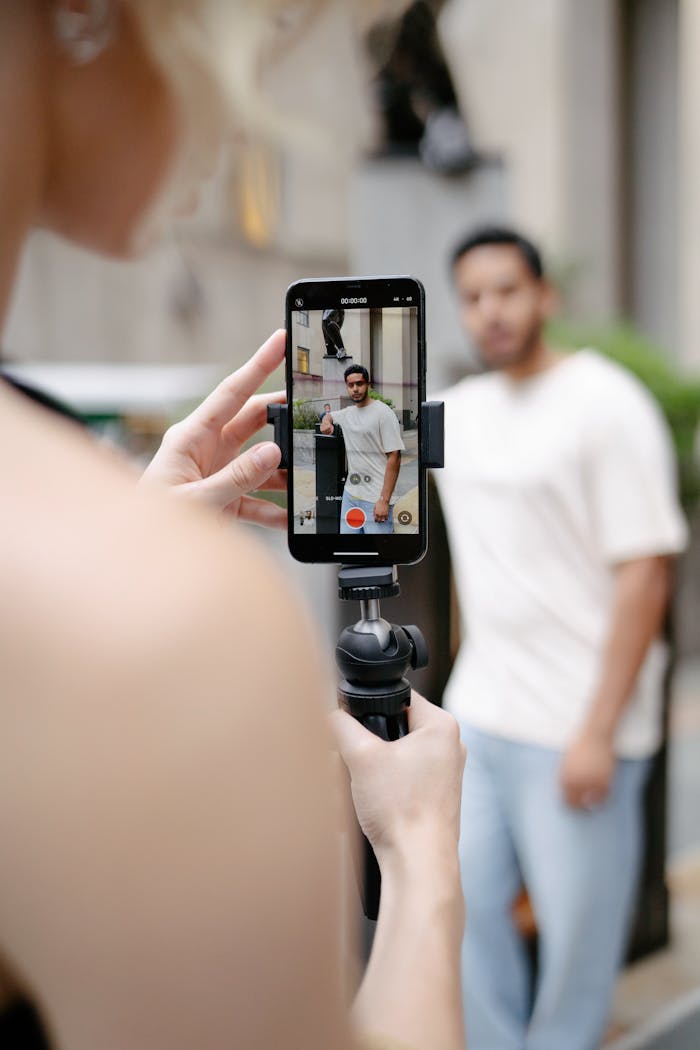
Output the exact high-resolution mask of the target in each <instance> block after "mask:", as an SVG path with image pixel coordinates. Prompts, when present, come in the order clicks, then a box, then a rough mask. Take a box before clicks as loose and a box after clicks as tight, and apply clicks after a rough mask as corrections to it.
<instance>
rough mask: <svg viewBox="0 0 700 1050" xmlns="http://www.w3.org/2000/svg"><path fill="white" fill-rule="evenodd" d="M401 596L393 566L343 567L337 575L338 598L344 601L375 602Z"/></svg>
mask: <svg viewBox="0 0 700 1050" xmlns="http://www.w3.org/2000/svg"><path fill="white" fill-rule="evenodd" d="M399 594H401V587H400V585H399V581H398V577H397V575H396V567H395V566H393V565H367V566H364V565H362V566H357V565H344V566H343V567H342V569H341V570H340V572H339V573H338V596H339V597H340V598H342V599H343V600H344V601H349V600H353V601H360V602H365V601H375V600H379V599H380V598H396V597H398V595H399Z"/></svg>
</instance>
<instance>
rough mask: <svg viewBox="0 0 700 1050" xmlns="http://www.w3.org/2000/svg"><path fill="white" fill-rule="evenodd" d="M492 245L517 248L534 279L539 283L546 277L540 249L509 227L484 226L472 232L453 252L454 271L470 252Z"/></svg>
mask: <svg viewBox="0 0 700 1050" xmlns="http://www.w3.org/2000/svg"><path fill="white" fill-rule="evenodd" d="M492 244H495V245H501V244H504V245H506V246H507V247H511V248H517V250H518V251H519V252H520V254H521V256H522V258H523V261H524V262H525V265H526V266H527V268H528V270H529V271H530V273H531V274H532V275H533V277H535V278H536V279H537V280H538V281H539V280H541V279H542V277H544V266H543V265H542V256H541V254H540V252H539V249H537V248H536V247H535V245H534V244H533V243H532V241H530V240H528V238H527V237H523V235H522V234H521V233H518V231H517V230H512V229H510V228H509V227H507V226H482V227H481V228H480V229H478V230H472V232H471V233H470V234H468V235H467V236H466V237H465V238H464V239H463V240H462V241H460V242H459V244H458V245H457V247H456V248H455V249H454V251H453V252H452V269H454V268H455V266H456V265H457V263H458V262H459V260H460V259H461V258H462V257H463V256H465V255H466V254H467V253H468V252H471V251H474V249H475V248H484V247H486V246H487V245H492Z"/></svg>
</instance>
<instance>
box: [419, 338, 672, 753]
mask: <svg viewBox="0 0 700 1050" xmlns="http://www.w3.org/2000/svg"><path fill="white" fill-rule="evenodd" d="M441 396H442V397H443V399H444V401H445V427H446V441H445V445H446V456H445V468H444V470H442V471H436V473H435V479H436V482H437V484H438V488H439V492H440V497H441V501H442V506H443V510H444V513H445V518H446V522H447V527H448V534H449V539H450V547H451V552H452V557H453V565H454V572H455V579H456V581H457V586H458V593H459V596H460V603H461V612H462V617H463V621H464V623H463V627H464V631H465V640H464V643H463V644H462V646H461V649H460V652H459V654H458V658H457V661H456V663H455V666H454V668H453V671H452V675H451V677H450V681H449V683H448V687H447V691H446V695H445V704H446V706H447V707H448V708H449V710H451V711H452V712H453V713H454V714H455V715H456V716H457V717H458V718H460V719H462V720H464V721H466V722H469V723H471V724H472V725H474V726H476V727H477V728H481V729H482V730H484V731H485V732H489V733H494V734H497V735H499V736H504V737H508V738H510V739H514V740H521V741H525V742H530V743H533V744H539V745H542V746H545V747H553V748H557V749H563V748H565V747H566V746H567V744H568V743H569V741H570V740H571V739H572V737H573V735H574V734H575V733H576V731H577V729H578V727H579V726H580V725H581V723H582V721H583V719H584V716H585V713H586V711H587V708H588V705H589V704H590V702H591V701H592V699H593V696H594V693H595V690H596V686H597V684H598V680H599V674H600V671H601V659H602V653H603V648H604V645H605V642H606V639H607V633H608V629H609V624H610V616H611V598H612V593H613V583H614V571H613V570H614V566H615V564H616V563H619V562H622V561H626V560H629V559H632V558H637V557H644V556H647V555H654V554H670V553H675V552H678V551H681V550H682V549H683V547H684V546H685V542H686V525H685V519H684V517H683V515H682V513H681V510H680V508H679V506H678V502H677V499H676V494H675V462H674V458H673V454H672V450H671V445H670V441H669V436H668V433H667V429H666V424H665V421H664V420H663V417H662V415H661V412H660V410H659V408H658V406H657V405H656V403H655V402H654V400H653V399H652V397H651V395H650V394H649V393H648V392H647V391H646V390H645V388H644V387H642V385H641V384H640V383H639V382H638V381H637V380H636V379H635V378H634V377H633V376H632V375H630V374H629V373H628V372H627V371H626V370H624V369H622V368H620V367H619V366H617V365H615V364H613V363H612V362H610V361H608V360H607V359H605V358H604V357H602V356H601V355H600V354H598V353H596V352H594V351H591V350H581V351H579V352H578V353H576V354H573V355H571V356H570V357H568V358H565V359H563V360H562V361H561V362H560V363H559V364H557V365H555V366H554V367H552V368H551V369H549V370H548V371H546V372H543V373H540V374H538V375H536V376H533V377H531V378H530V379H526V380H524V381H521V382H514V381H513V380H511V379H509V378H508V377H507V376H506V375H504V374H502V373H490V374H487V375H482V376H476V377H469V378H467V379H465V380H462V382H460V383H458V384H457V385H456V386H455V387H453V388H452V389H450V390H448V391H447V393H445V394H443V395H441ZM664 664H665V650H664V646H663V645H662V643H661V642H654V643H653V644H652V646H651V647H650V650H649V652H648V655H647V658H646V661H645V663H644V666H643V668H642V670H641V671H640V674H639V677H638V680H637V686H636V689H635V693H634V696H633V698H632V699H631V700H630V702H629V704H628V706H627V708H626V710H625V713H624V715H623V717H622V720H621V723H620V726H619V729H618V734H617V751H618V754H620V755H622V756H628V757H641V756H645V755H648V754H651V753H652V752H653V751H654V750H655V749H656V747H657V746H658V743H659V739H660V707H661V680H662V675H663V670H664Z"/></svg>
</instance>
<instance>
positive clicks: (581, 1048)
mask: <svg viewBox="0 0 700 1050" xmlns="http://www.w3.org/2000/svg"><path fill="white" fill-rule="evenodd" d="M462 735H463V739H464V741H465V743H466V745H467V748H468V756H467V765H466V770H465V775H464V792H463V798H462V829H461V837H460V862H461V867H462V882H463V886H464V894H465V899H466V907H467V923H466V933H465V938H464V946H463V952H462V963H463V977H462V980H463V983H464V992H465V994H464V1000H465V1012H466V1022H467V1043H468V1047H469V1050H597V1048H598V1047H599V1045H600V1041H601V1037H602V1035H603V1033H604V1031H605V1027H606V1023H607V1018H608V1011H609V1007H610V1001H611V997H612V992H613V989H614V984H615V976H616V974H617V971H618V969H619V966H620V964H621V962H622V959H623V955H624V950H625V946H626V939H627V934H628V928H629V923H630V918H631V914H632V909H633V906H634V903H635V897H636V891H637V885H638V878H639V867H640V858H641V847H642V820H641V802H642V794H643V789H644V785H645V783H646V779H647V776H648V773H649V769H650V765H651V761H650V760H649V759H641V760H622V761H620V762H619V763H618V766H617V771H616V774H615V779H614V782H613V785H612V788H611V791H610V795H609V796H608V799H607V800H606V802H605V803H604V805H602V806H601V807H599V808H598V809H596V810H594V811H592V812H586V811H582V810H573V809H570V808H569V807H567V806H566V804H565V803H564V801H563V799H562V796H561V792H560V790H559V787H558V775H559V767H560V764H561V759H562V756H561V753H560V752H558V751H552V750H549V749H547V748H541V747H535V746H531V745H526V744H519V743H514V742H512V741H509V740H504V739H501V738H499V737H495V736H490V735H487V734H485V733H481V732H479V731H477V730H475V729H473V728H472V727H470V726H462ZM523 883H524V884H525V885H526V886H527V890H528V893H529V896H530V901H531V903H532V906H533V909H534V912H535V916H536V919H537V927H538V978H537V987H536V989H535V997H534V1005H532V1003H531V999H532V996H531V973H530V966H529V960H528V957H527V953H526V950H525V947H524V945H523V943H522V940H521V938H520V936H519V934H518V931H517V929H516V927H515V925H514V923H513V921H512V918H511V906H512V903H513V900H514V898H515V897H516V895H517V893H518V891H519V889H520V887H521V885H522V884H523Z"/></svg>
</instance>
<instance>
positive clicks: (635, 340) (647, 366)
mask: <svg viewBox="0 0 700 1050" xmlns="http://www.w3.org/2000/svg"><path fill="white" fill-rule="evenodd" d="M548 336H549V340H550V342H551V343H552V344H553V345H555V346H562V347H572V348H574V349H583V348H584V347H592V348H595V349H596V350H599V351H600V352H601V353H602V354H605V355H606V357H609V358H611V360H613V361H616V362H617V363H618V364H620V365H622V366H623V367H625V368H627V369H629V371H630V372H632V373H633V374H634V375H635V376H637V378H638V379H639V380H640V381H641V382H642V383H644V385H645V386H646V387H647V388H648V389H649V390H650V391H651V393H652V394H653V396H654V397H655V398H656V400H657V401H658V403H659V405H660V406H661V409H662V411H663V413H664V415H665V416H666V420H667V421H668V425H669V427H670V430H671V434H672V436H673V443H674V445H675V449H676V457H677V461H678V480H679V488H680V495H681V501H682V503H683V507H684V508H685V511H686V513H687V514H690V513H692V512H693V511H694V510H695V509H696V508H697V506H698V503H700V465H699V463H698V447H697V446H698V440H697V433H698V426H699V425H700V380H698V379H697V378H695V377H693V376H689V375H687V374H685V373H684V372H683V371H682V370H681V369H679V368H678V366H677V365H675V364H674V362H673V360H672V358H671V355H669V354H668V352H667V351H664V350H663V349H661V348H660V347H658V346H656V345H655V344H654V343H653V342H652V341H651V340H649V339H648V338H647V337H646V336H645V335H643V334H642V333H641V332H640V331H639V330H638V329H637V328H635V327H634V325H632V324H631V323H629V322H626V321H619V322H616V323H613V324H607V325H601V326H594V327H585V326H581V325H577V324H574V323H571V322H567V321H564V320H557V321H555V322H553V323H552V324H551V325H550V327H549V331H548Z"/></svg>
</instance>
